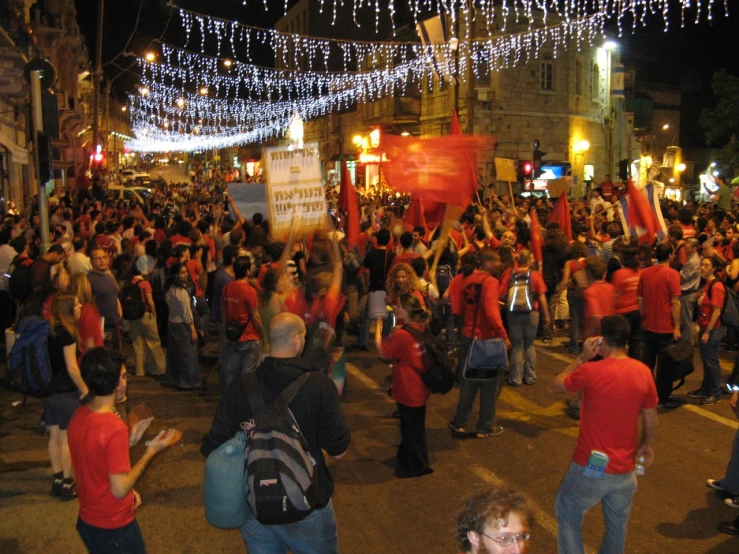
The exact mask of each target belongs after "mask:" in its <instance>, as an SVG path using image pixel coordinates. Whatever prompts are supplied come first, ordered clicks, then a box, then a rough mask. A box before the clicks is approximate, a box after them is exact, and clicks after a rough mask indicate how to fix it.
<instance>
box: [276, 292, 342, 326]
mask: <svg viewBox="0 0 739 554" xmlns="http://www.w3.org/2000/svg"><path fill="white" fill-rule="evenodd" d="M345 301H346V299H345V298H344V296H343V295H342V294H341V293H338V294H334V293H333V292H332V291H330V290H329V292H328V294H326V296H324V297H323V298H317V299H315V300H314V301H313V304H312V305H311V306H309V305H308V301H307V300H306V299H305V294H303V290H302V289H299V288H296V289H293V291H292V293H290V294H289V295H288V296H287V298H285V307H286V308H287V310H288V311H289V312H290V313H293V314H295V315H297V316H298V317H300V318H301V319H302V320H303V321H304V322H305V324H306V325H310V324H311V323H313V322H314V321H324V322H326V323H328V324H329V325H330V326H331V327H336V319H337V318H338V317H339V313H340V312H341V308H343V307H344V302H345Z"/></svg>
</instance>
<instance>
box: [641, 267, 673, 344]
mask: <svg viewBox="0 0 739 554" xmlns="http://www.w3.org/2000/svg"><path fill="white" fill-rule="evenodd" d="M636 296H637V297H638V298H641V299H642V325H643V326H644V329H645V330H646V331H651V332H652V333H672V312H671V310H670V302H671V301H672V299H673V298H675V297H679V296H680V274H679V273H678V272H677V271H675V270H674V269H672V268H670V267H667V266H666V265H662V264H659V265H653V266H651V267H648V268H646V269H645V270H644V271H642V272H641V276H640V277H639V284H638V285H637V289H636Z"/></svg>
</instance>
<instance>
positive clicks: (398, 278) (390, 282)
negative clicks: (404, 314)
mask: <svg viewBox="0 0 739 554" xmlns="http://www.w3.org/2000/svg"><path fill="white" fill-rule="evenodd" d="M390 267H391V269H390V271H389V272H388V274H387V279H386V280H385V290H386V292H387V297H386V299H385V302H386V303H387V305H388V306H391V307H392V306H395V305H397V303H398V299H399V298H400V297H401V296H402V295H404V294H412V295H413V296H415V297H416V298H418V300H419V301H420V302H421V304H425V300H424V297H423V292H422V291H421V290H420V288H421V286H420V285H419V283H418V276H417V275H416V272H415V271H413V268H412V267H411V266H410V265H409V264H407V263H404V264H400V265H394V264H392V265H391V266H390ZM404 323H405V320H404V319H402V318H401V317H400V316H399V315H398V314H395V324H396V325H403V324H404Z"/></svg>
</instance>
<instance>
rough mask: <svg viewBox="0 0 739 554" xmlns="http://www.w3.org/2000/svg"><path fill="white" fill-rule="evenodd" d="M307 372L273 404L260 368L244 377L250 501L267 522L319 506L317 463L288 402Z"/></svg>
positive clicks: (296, 516)
mask: <svg viewBox="0 0 739 554" xmlns="http://www.w3.org/2000/svg"><path fill="white" fill-rule="evenodd" d="M308 376H309V374H308V373H301V374H300V375H299V376H298V377H297V378H296V379H295V380H293V381H292V382H291V383H290V384H289V385H287V386H286V387H285V388H284V389H283V391H282V392H281V393H280V395H279V396H278V397H277V398H276V399H275V400H274V401H273V402H272V403H271V404H265V402H264V399H263V398H262V393H261V390H260V386H259V380H258V379H257V376H256V372H252V373H249V374H247V375H246V376H245V377H244V379H245V388H246V391H247V397H248V399H249V406H250V407H251V410H252V415H253V426H251V428H250V429H247V431H246V433H247V442H246V450H245V451H244V467H245V469H246V501H247V503H248V504H249V507H250V508H251V512H252V514H254V517H256V518H257V521H258V522H259V523H261V524H262V525H283V524H286V523H295V522H296V521H300V520H302V519H304V518H305V517H306V516H308V515H309V514H310V513H311V512H313V510H315V508H316V501H317V498H318V468H317V467H316V466H317V463H316V460H315V459H314V458H313V456H312V455H311V453H310V451H309V450H308V444H307V442H306V440H305V437H304V436H303V433H302V432H301V431H300V426H299V425H298V422H297V421H295V418H294V417H293V414H292V412H291V411H290V408H289V404H290V402H291V401H292V399H293V398H294V397H295V395H296V394H297V392H298V391H299V390H300V387H301V386H303V383H305V381H306V380H307V379H308Z"/></svg>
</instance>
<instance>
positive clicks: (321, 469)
mask: <svg viewBox="0 0 739 554" xmlns="http://www.w3.org/2000/svg"><path fill="white" fill-rule="evenodd" d="M305 334H306V328H305V324H304V323H303V320H302V319H300V318H299V317H298V316H296V315H294V314H290V313H280V314H278V315H276V316H274V317H273V318H272V321H271V323H270V328H269V341H270V346H271V353H270V356H269V357H267V358H266V359H265V360H264V361H263V362H262V363H261V364H260V365H259V367H258V368H257V370H256V382H257V385H258V386H257V389H258V391H259V394H260V396H261V398H262V400H263V402H264V404H265V405H269V404H271V403H272V402H273V400H274V399H276V398H277V397H279V396H280V395H281V393H282V392H283V391H284V390H285V389H286V388H287V387H288V386H289V385H291V384H292V383H295V382H296V380H297V379H304V382H303V383H302V385H301V386H300V387H299V389H298V390H297V392H296V393H295V394H294V396H293V397H292V399H291V400H290V399H286V401H287V405H288V407H289V410H290V412H291V413H292V416H293V417H294V420H295V422H296V423H297V425H298V427H299V428H300V433H301V435H302V437H303V439H304V440H303V442H304V443H305V444H306V445H307V452H308V454H310V457H311V458H312V459H313V461H314V462H315V465H312V467H313V471H314V477H313V479H312V480H311V484H313V483H314V482H315V480H316V479H317V486H318V490H317V495H316V498H315V502H314V503H313V505H312V506H311V507H310V508H311V509H310V510H308V511H306V515H305V517H304V518H303V519H301V520H299V521H297V522H290V523H280V522H279V521H278V522H275V519H279V513H277V514H275V513H271V514H270V513H267V514H264V513H262V512H261V510H260V508H261V507H262V506H264V505H265V504H268V502H266V499H265V498H263V497H262V496H261V495H262V491H263V490H265V487H266V488H269V486H270V485H271V484H272V483H271V482H270V481H271V480H270V479H269V478H267V477H266V476H263V478H262V479H260V474H259V471H258V470H255V472H252V473H250V471H249V469H248V467H247V482H250V483H259V486H252V487H251V488H250V490H249V491H247V492H248V497H249V498H251V500H253V502H254V503H255V504H256V506H257V512H256V513H254V512H253V511H252V513H251V516H250V518H249V520H248V521H247V522H246V524H245V525H244V526H243V527H241V535H242V537H243V538H244V543H245V544H246V549H247V551H248V552H252V551H253V552H284V553H287V551H288V550H291V551H292V552H301V553H308V552H310V553H316V554H332V553H336V552H338V551H339V546H338V535H337V531H336V517H335V515H334V509H333V505H332V503H331V496H332V495H333V488H334V487H333V480H332V478H331V474H330V473H329V471H328V467H327V466H326V461H325V459H324V456H323V451H324V450H325V451H326V452H327V453H328V454H329V455H330V456H332V457H333V458H335V459H337V460H338V459H341V458H342V457H343V456H344V454H345V453H346V450H347V448H348V447H349V443H350V441H351V434H350V432H349V428H348V427H347V426H346V423H345V421H344V413H343V412H342V410H341V406H340V404H339V396H338V394H337V393H336V387H335V386H334V384H333V382H332V381H331V379H330V378H329V377H328V376H326V375H325V374H324V373H323V372H321V371H315V372H310V373H307V374H306V373H304V371H303V367H302V363H301V361H300V358H299V356H300V353H301V352H302V351H303V346H304V344H305ZM304 375H307V378H306V377H304ZM252 376H253V374H252V375H251V376H250V375H240V376H239V377H238V378H236V379H234V380H233V381H232V382H231V383H230V385H229V387H228V389H227V390H226V392H225V394H224V395H223V396H222V397H221V400H220V402H219V404H218V411H217V412H216V415H215V418H214V419H213V424H212V425H211V428H210V431H209V432H208V434H207V435H206V436H205V437H204V438H203V444H202V445H201V447H200V452H201V453H202V454H203V455H204V456H206V457H207V456H208V455H210V453H211V452H213V451H214V450H215V449H216V448H218V447H219V446H220V445H221V444H223V443H224V442H226V441H228V440H229V439H231V438H232V437H234V436H235V435H236V434H237V433H238V432H239V431H240V430H241V429H242V422H250V423H251V424H252V429H254V430H257V429H261V428H263V427H264V425H265V422H264V421H263V420H262V419H261V418H260V413H261V412H258V413H255V412H254V410H253V409H252V406H251V401H250V399H249V398H250V392H251V391H250V390H249V389H248V385H247V382H248V381H249V379H251V378H252ZM252 390H253V389H252ZM273 430H275V431H277V429H276V427H273ZM274 442H275V443H277V442H278V441H274ZM248 444H249V443H247V446H248ZM270 454H271V452H270ZM278 454H282V455H284V456H287V457H289V460H290V462H291V464H293V463H298V464H299V463H303V462H302V461H300V460H295V459H294V458H292V456H294V454H295V451H290V452H288V451H285V452H282V453H278ZM249 467H251V466H249ZM263 467H264V466H263ZM245 494H246V493H245ZM285 498H286V499H287V496H285ZM250 504H251V502H250ZM268 507H269V506H267V508H268ZM292 507H293V506H290V508H292ZM265 516H272V517H271V518H270V519H271V520H272V522H273V523H272V524H269V525H265V524H263V523H260V522H259V521H258V519H257V518H259V519H264V517H265Z"/></svg>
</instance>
